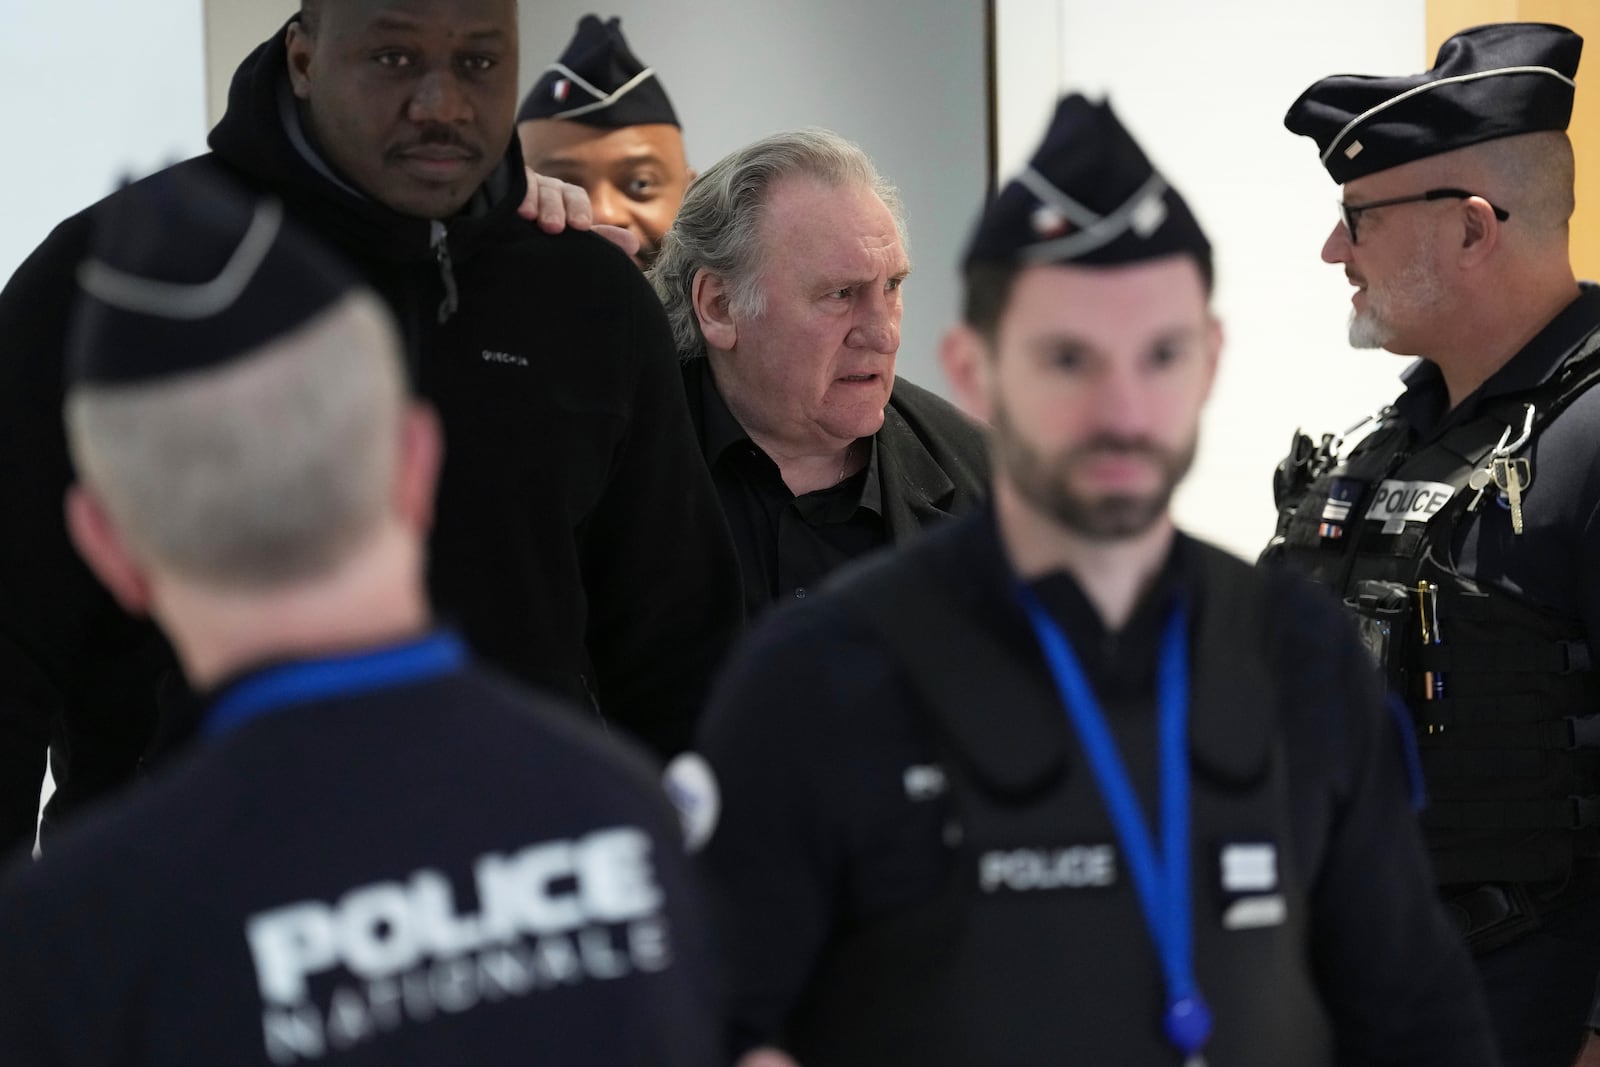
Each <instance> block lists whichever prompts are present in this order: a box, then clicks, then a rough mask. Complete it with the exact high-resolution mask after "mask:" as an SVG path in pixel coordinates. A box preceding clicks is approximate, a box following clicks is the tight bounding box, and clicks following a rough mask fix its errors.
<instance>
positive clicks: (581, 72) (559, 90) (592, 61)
mask: <svg viewBox="0 0 1600 1067" xmlns="http://www.w3.org/2000/svg"><path fill="white" fill-rule="evenodd" d="M529 119H570V120H572V121H574V122H580V123H582V124H584V125H585V126H599V127H602V128H604V129H620V128H621V127H623V126H653V125H656V124H666V125H670V126H681V125H682V124H681V123H680V122H678V115H677V112H675V111H673V110H672V101H671V100H669V99H668V98H667V91H666V90H665V89H663V88H662V87H661V79H660V78H657V77H656V72H655V70H654V68H651V67H647V66H645V65H644V64H643V63H641V62H640V61H639V57H638V56H636V55H634V54H633V50H632V49H631V48H629V47H628V41H627V38H625V37H623V36H622V20H621V19H620V18H609V19H607V20H606V21H604V22H601V21H600V19H599V17H598V16H595V15H585V16H583V18H582V19H580V20H579V21H578V31H577V33H575V34H574V35H573V37H572V41H571V43H570V44H568V45H567V50H566V51H565V52H562V53H561V58H560V59H558V60H556V61H555V62H554V63H552V64H550V66H548V67H546V68H545V70H544V73H543V74H541V75H540V76H539V80H538V81H536V82H534V83H533V88H532V89H529V90H528V95H527V96H526V97H524V98H523V100H522V107H521V109H520V110H518V111H517V122H519V123H522V122H527V121H528V120H529Z"/></svg>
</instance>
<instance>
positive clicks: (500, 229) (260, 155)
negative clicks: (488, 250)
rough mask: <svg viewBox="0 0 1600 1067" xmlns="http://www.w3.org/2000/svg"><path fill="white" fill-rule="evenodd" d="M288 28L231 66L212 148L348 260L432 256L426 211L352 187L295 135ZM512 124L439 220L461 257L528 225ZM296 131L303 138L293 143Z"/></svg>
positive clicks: (430, 225) (404, 259)
mask: <svg viewBox="0 0 1600 1067" xmlns="http://www.w3.org/2000/svg"><path fill="white" fill-rule="evenodd" d="M296 18H298V16H296ZM290 21H291V22H292V21H294V20H293V19H291V20H290ZM287 28H288V24H287V23H286V24H285V26H284V29H282V30H279V31H278V32H277V33H276V34H274V35H273V36H272V37H270V38H268V39H267V40H266V41H265V42H263V43H262V44H261V45H259V46H258V47H257V48H256V49H255V51H253V52H251V53H250V55H249V56H247V57H246V58H245V60H244V62H243V63H241V64H240V65H239V69H238V70H237V71H235V72H234V75H233V82H232V84H231V85H230V86H229V88H228V109H227V112H226V113H225V114H224V115H223V116H222V121H221V122H219V123H217V126H216V128H215V129H213V130H212V131H211V134H210V136H209V137H208V138H207V143H208V144H210V146H211V150H212V151H213V152H214V153H215V154H216V155H217V157H218V158H219V159H221V160H222V161H223V162H224V163H226V164H227V165H228V166H229V167H230V168H231V169H232V170H234V171H235V172H237V173H238V175H239V176H240V177H241V179H242V180H244V181H245V182H246V183H247V184H250V185H252V186H255V187H258V188H263V189H265V190H267V191H269V192H270V193H272V194H273V195H275V196H279V197H281V198H282V199H283V200H284V201H285V203H286V204H287V205H288V206H289V208H290V210H292V211H293V212H295V213H296V215H298V216H299V217H300V218H301V219H302V221H303V222H304V223H306V224H307V225H309V226H310V227H311V228H312V229H313V230H315V231H316V232H317V233H318V234H319V235H320V236H321V237H323V239H325V240H327V241H330V242H331V243H333V244H335V245H336V246H338V247H339V248H340V249H341V250H343V251H344V252H345V254H346V255H347V256H349V257H350V258H351V259H353V260H356V261H358V262H363V263H370V262H372V261H374V260H381V261H390V262H401V263H404V262H423V261H427V260H431V259H433V258H434V257H435V255H436V253H435V250H434V227H433V223H432V221H431V220H429V219H420V218H415V217H412V216H409V215H402V214H400V213H399V212H397V211H393V210H391V209H390V208H387V207H385V206H384V205H382V204H380V203H378V202H377V201H375V200H373V199H371V198H370V197H368V196H366V195H364V194H363V193H361V192H360V191H358V190H356V189H354V188H353V187H352V186H351V185H350V184H348V183H347V182H345V181H344V180H342V179H341V178H340V176H339V175H338V174H336V173H334V172H333V170H332V168H331V166H329V165H328V164H327V163H326V162H325V161H322V162H320V165H319V160H318V158H316V152H317V150H316V148H315V145H314V144H313V143H312V142H311V139H310V138H309V136H305V135H304V134H302V136H301V137H298V138H297V137H296V135H295V122H296V121H297V120H298V115H297V114H296V111H295V106H294V97H293V94H292V93H288V90H287V83H288V77H289V75H288V48H287V46H286V44H285V36H286V32H287ZM286 99H287V100H288V102H289V103H288V105H287V109H286V104H285V100H286ZM510 134H511V131H509V130H508V131H507V135H508V144H507V148H506V155H505V158H504V159H503V160H502V161H501V164H500V167H499V168H498V169H497V170H496V172H495V174H494V175H493V177H492V178H491V179H490V181H488V182H486V183H485V184H484V186H483V188H482V189H480V190H479V193H478V194H477V196H475V197H474V200H473V203H472V205H470V206H469V208H468V210H467V211H466V212H464V213H462V214H460V215H457V216H456V217H454V218H451V219H447V220H443V221H444V222H445V225H446V227H447V229H448V232H449V247H450V254H451V256H452V258H453V259H454V260H455V262H457V263H460V262H461V261H463V260H464V259H465V258H467V257H469V256H470V255H471V254H472V253H473V251H475V250H476V249H477V248H478V247H481V246H482V245H483V244H485V243H488V242H491V241H495V240H499V239H504V237H505V236H506V235H507V234H508V233H511V232H515V231H514V229H513V227H515V228H520V227H524V226H526V223H524V222H522V220H521V219H520V217H519V216H518V215H517V208H518V207H519V206H520V205H521V203H522V200H523V198H524V197H525V196H526V195H527V189H528V183H527V176H526V174H525V172H524V170H523V165H522V152H521V149H520V148H519V147H518V144H517V139H516V137H515V136H510ZM297 140H301V142H302V143H301V144H300V145H298V146H297V144H296V141H297ZM308 150H309V152H310V153H311V156H309V157H308V155H307V151H308Z"/></svg>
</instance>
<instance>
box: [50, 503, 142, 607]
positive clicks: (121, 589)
mask: <svg viewBox="0 0 1600 1067" xmlns="http://www.w3.org/2000/svg"><path fill="white" fill-rule="evenodd" d="M65 506H66V518H67V533H68V534H70V535H71V537H72V544H73V546H74V547H76V548H77V550H78V555H80V556H82V557H83V561H84V562H85V563H87V564H88V565H89V569H90V570H91V571H93V572H94V574H95V577H96V578H99V579H100V583H101V584H102V585H104V586H105V587H106V589H108V590H110V592H111V595H112V596H113V597H115V598H116V601H117V603H118V604H120V605H122V610H123V611H126V612H127V613H128V614H129V615H143V614H145V613H146V612H148V611H149V610H150V577H149V575H148V574H147V573H146V572H145V569H144V568H143V567H142V566H140V564H139V562H138V561H137V560H136V559H135V558H134V555H133V553H132V552H130V551H129V550H128V547H127V544H126V543H125V542H124V541H123V540H122V535H121V534H119V533H118V532H117V529H116V527H115V526H114V525H112V522H111V516H109V515H107V514H106V510H105V508H104V507H103V506H101V504H100V501H99V500H98V499H96V497H95V496H94V494H93V493H91V492H89V490H88V489H86V488H84V486H83V485H82V484H74V485H73V486H72V487H71V488H69V489H68V490H67V498H66V505H65Z"/></svg>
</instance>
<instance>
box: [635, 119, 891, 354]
mask: <svg viewBox="0 0 1600 1067" xmlns="http://www.w3.org/2000/svg"><path fill="white" fill-rule="evenodd" d="M789 178H810V179H812V180H815V181H818V182H821V183H823V184H824V185H827V186H829V187H832V188H838V187H841V186H848V185H856V184H859V185H864V186H866V187H867V188H869V189H871V190H872V191H873V192H874V193H875V194H877V197H878V199H879V200H882V201H883V204H884V206H885V207H887V208H888V209H889V213H890V214H891V215H893V216H894V225H895V230H896V231H897V233H898V235H899V238H900V244H901V245H902V246H903V247H908V246H907V242H906V225H905V209H904V207H903V205H902V204H901V201H900V193H899V191H898V190H897V189H895V187H894V186H893V185H892V184H890V183H889V181H888V180H887V179H885V178H884V177H883V175H881V174H879V173H878V168H876V167H875V166H873V165H872V160H871V159H869V158H868V157H867V154H866V153H865V152H863V151H862V150H861V148H860V146H859V145H856V144H854V143H853V142H851V141H847V140H845V139H844V138H843V137H840V136H839V135H838V134H836V133H833V132H832V131H830V130H822V129H806V130H794V131H792V132H789V133H779V134H774V135H773V136H771V137H765V138H763V139H761V140H759V141H757V142H755V143H754V144H752V145H750V146H748V147H746V148H741V149H739V150H738V151H737V152H734V153H732V154H731V155H728V156H725V157H723V158H722V159H720V160H718V161H717V163H716V164H715V165H713V166H712V167H711V169H709V170H707V171H706V172H705V173H704V174H702V175H700V176H699V177H698V178H696V179H695V180H694V182H693V183H692V184H691V185H690V186H689V191H688V192H687V193H686V194H685V195H684V198H683V206H682V207H681V208H679V209H678V217H677V219H676V220H675V221H674V222H673V224H672V229H670V230H668V231H667V234H666V236H665V237H664V238H662V241H661V254H660V256H659V257H658V258H657V259H656V263H655V267H654V269H653V270H651V272H650V282H651V284H652V285H654V286H655V289H656V294H657V295H658V296H660V297H661V302H662V304H664V305H665V306H666V309H667V319H668V320H669V321H670V322H671V323H672V338H673V341H674V342H675V343H676V345H677V348H678V357H679V358H680V359H683V360H690V359H697V358H699V357H702V356H704V355H705V354H706V339H705V335H704V334H702V333H701V332H700V319H699V317H698V316H697V315H696V314H695V310H694V279H695V275H697V274H698V273H699V272H700V271H702V270H703V271H708V272H710V273H711V274H714V275H716V276H717V277H719V278H722V279H723V280H724V281H725V282H726V283H727V285H728V289H729V307H730V309H731V310H732V311H733V312H734V313H735V314H738V315H742V316H744V317H747V318H753V317H755V316H757V315H760V314H761V312H762V311H763V310H764V308H763V306H762V299H761V290H760V286H759V282H760V280H761V274H762V271H763V270H764V269H765V266H766V252H767V249H765V248H764V247H763V244H762V240H761V224H762V221H763V219H765V217H766V206H767V203H768V200H769V199H770V194H771V191H772V189H773V187H774V186H776V185H777V184H778V183H779V182H781V181H784V180H785V179H789Z"/></svg>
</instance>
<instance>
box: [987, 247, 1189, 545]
mask: <svg viewBox="0 0 1600 1067" xmlns="http://www.w3.org/2000/svg"><path fill="white" fill-rule="evenodd" d="M1220 348H1221V329H1220V327H1219V326H1218V325H1217V322H1216V319H1215V318H1213V317H1212V315H1211V313H1210V311H1209V310H1208V308H1207V300H1206V294H1205V289H1204V284H1203V282H1202V280H1201V276H1200V272H1199V269H1198V268H1197V267H1196V265H1195V263H1194V261H1193V260H1192V259H1190V258H1189V257H1187V256H1170V257H1166V258H1163V259H1158V260H1151V261H1149V262H1147V263H1137V264H1132V265H1129V266H1119V267H1073V266H1036V267H1029V268H1027V269H1025V270H1024V271H1023V272H1022V273H1021V274H1019V275H1018V276H1017V278H1016V280H1015V283H1014V285H1013V288H1012V292H1011V297H1010V300H1009V302H1008V303H1007V305H1006V309H1005V312H1004V314H1003V315H1002V316H1001V320H1000V324H999V329H998V332H997V335H996V338H995V341H994V344H993V348H992V351H991V352H990V353H989V355H988V357H987V370H986V376H987V379H988V380H987V396H988V404H987V407H988V410H987V411H986V412H980V413H981V414H986V415H987V416H988V418H989V420H990V421H991V422H992V424H993V433H994V450H995V461H996V466H997V468H998V473H999V476H1000V477H1003V478H1005V479H1006V480H1007V481H1009V482H1010V484H1011V486H1012V487H1013V488H1014V489H1015V490H1016V492H1017V494H1018V495H1019V496H1020V497H1021V498H1022V499H1023V500H1024V501H1026V502H1027V503H1028V504H1029V505H1030V506H1031V507H1032V508H1033V509H1034V510H1036V511H1038V512H1039V513H1040V514H1041V515H1044V516H1046V517H1048V518H1050V519H1051V520H1053V521H1054V522H1055V523H1057V524H1058V525H1060V526H1061V527H1062V528H1063V529H1066V530H1069V531H1071V532H1073V533H1075V534H1077V535H1078V536H1081V537H1085V538H1089V539H1092V540H1101V541H1110V540H1119V539H1124V538H1130V537H1136V536H1138V535H1140V534H1142V533H1144V532H1145V531H1147V530H1149V529H1150V528H1151V527H1152V526H1153V525H1154V524H1155V523H1156V522H1158V521H1159V520H1161V519H1162V518H1163V517H1164V516H1165V515H1166V514H1167V507H1168V504H1169V502H1170V501H1171V498H1172V493H1173V491H1174V490H1175V489H1176V488H1177V486H1178V483H1179V482H1180V481H1182V480H1183V477H1184V475H1185V474H1186V473H1187V472H1188V470H1189V466H1190V464H1191V463H1192V462H1193V460H1194V455H1195V448H1196V444H1197V441H1198V435H1199V426H1200V412H1201V409H1202V407H1203V406H1204V404H1205V399H1206V396H1207V395H1208V393H1209V392H1210V388H1211V382H1212V379H1213V377H1214V376H1215V373H1216V366H1217V356H1218V353H1219V350H1220Z"/></svg>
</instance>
